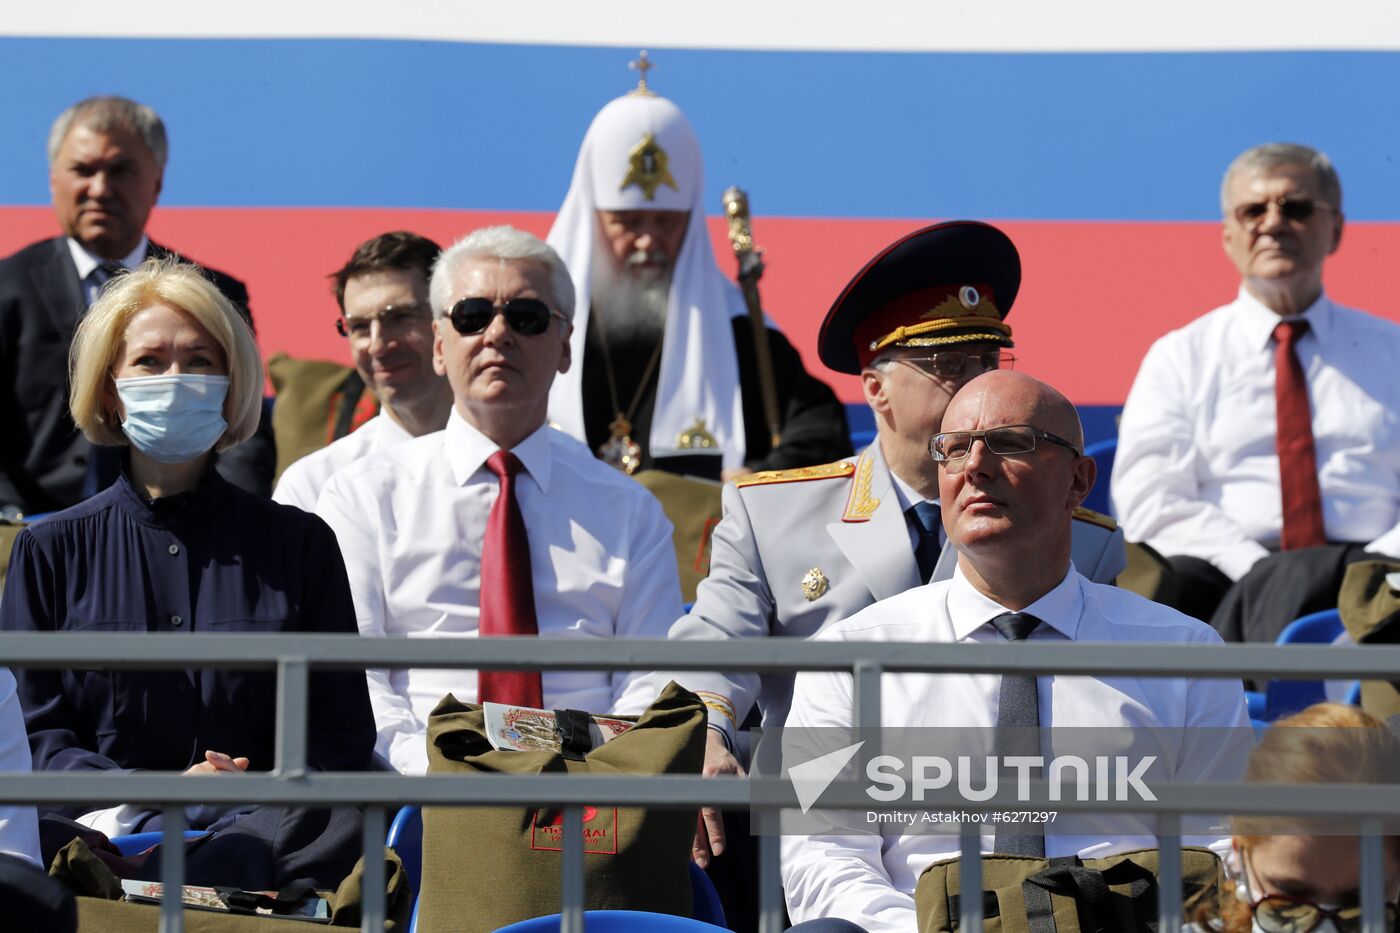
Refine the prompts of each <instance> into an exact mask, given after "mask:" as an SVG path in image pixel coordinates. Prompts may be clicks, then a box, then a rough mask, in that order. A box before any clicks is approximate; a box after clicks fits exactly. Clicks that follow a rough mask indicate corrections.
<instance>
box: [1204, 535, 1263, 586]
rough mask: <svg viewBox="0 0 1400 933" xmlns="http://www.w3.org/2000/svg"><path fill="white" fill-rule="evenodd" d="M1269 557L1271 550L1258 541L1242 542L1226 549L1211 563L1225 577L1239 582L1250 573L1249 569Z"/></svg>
mask: <svg viewBox="0 0 1400 933" xmlns="http://www.w3.org/2000/svg"><path fill="white" fill-rule="evenodd" d="M1268 556H1269V549H1268V548H1266V547H1264V545H1262V544H1260V543H1258V542H1257V541H1241V542H1240V543H1239V544H1232V545H1231V546H1230V547H1228V548H1226V549H1225V550H1224V551H1222V552H1221V554H1220V556H1218V557H1216V558H1215V560H1214V561H1212V562H1211V563H1213V564H1215V566H1217V567H1219V568H1220V572H1221V573H1223V574H1225V576H1227V577H1229V578H1230V579H1231V580H1234V581H1236V582H1239V579H1240V577H1243V576H1244V575H1245V574H1247V573H1249V568H1251V567H1253V566H1254V565H1255V564H1257V563H1258V562H1259V561H1261V560H1263V559H1264V558H1265V557H1268Z"/></svg>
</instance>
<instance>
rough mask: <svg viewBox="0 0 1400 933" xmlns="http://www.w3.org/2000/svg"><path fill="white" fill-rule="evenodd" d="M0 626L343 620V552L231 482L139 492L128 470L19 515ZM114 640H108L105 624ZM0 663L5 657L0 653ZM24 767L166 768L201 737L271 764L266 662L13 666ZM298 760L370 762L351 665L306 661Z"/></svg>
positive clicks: (52, 628) (328, 764)
mask: <svg viewBox="0 0 1400 933" xmlns="http://www.w3.org/2000/svg"><path fill="white" fill-rule="evenodd" d="M0 628H4V629H6V630H10V631H38V632H111V633H114V634H115V633H121V634H123V635H124V634H126V633H129V632H188V633H190V634H191V635H195V634H198V633H200V632H225V633H227V632H246V633H248V636H249V637H250V638H254V637H257V635H259V634H261V633H263V632H351V633H353V632H355V631H356V626H355V613H354V607H353V606H352V604H351V599H350V587H349V583H348V581H347V579H346V576H345V565H344V563H343V562H342V560H341V556H340V548H339V547H338V546H337V545H336V540H335V536H334V534H333V533H332V532H331V530H330V528H328V527H327V526H326V524H325V523H324V522H322V521H321V520H320V519H319V518H317V517H316V516H314V515H309V514H307V513H306V512H303V511H301V510H300V509H296V508H292V507H290V506H284V505H278V504H276V503H273V502H271V501H268V500H266V499H261V498H258V497H256V496H253V495H251V494H249V493H247V492H244V491H243V490H241V489H238V488H237V487H235V486H232V485H230V484H229V483H227V482H226V481H224V480H223V479H222V478H220V477H219V475H218V474H217V473H216V472H214V471H213V470H210V471H208V473H207V474H206V475H205V477H204V478H203V479H202V480H201V482H200V485H199V487H198V488H197V489H195V490H193V491H191V492H188V493H182V494H180V495H176V496H171V497H168V498H163V499H157V500H154V501H148V500H146V499H145V498H144V497H143V496H142V495H140V494H139V493H138V492H137V491H136V490H135V489H133V488H132V486H131V484H130V482H129V480H128V479H127V477H126V476H122V477H121V479H119V480H118V481H117V483H116V484H115V485H113V486H111V487H109V488H108V489H106V490H105V491H103V492H101V493H98V494H97V495H96V496H94V497H93V498H91V499H89V500H87V501H86V502H83V503H81V504H79V505H77V506H75V507H73V508H71V509H67V510H65V511H63V512H59V513H57V514H55V515H53V516H51V517H49V518H47V519H45V520H43V521H41V522H38V523H36V524H34V525H31V526H29V527H28V528H26V529H25V530H24V531H23V532H22V533H21V534H20V535H19V537H18V539H17V540H16V541H15V546H14V554H13V556H12V558H11V561H10V569H9V573H8V576H7V577H6V581H5V593H4V597H3V599H0ZM114 641H115V638H114ZM0 663H3V660H0ZM15 675H16V678H17V679H18V681H19V695H20V701H21V703H22V704H23V706H24V713H25V723H26V726H27V728H28V732H29V742H30V748H31V750H32V751H33V754H34V768H35V770H36V771H42V770H72V769H111V768H142V769H153V770H173V771H180V770H184V769H185V768H187V767H189V766H190V765H191V764H194V763H196V762H198V761H202V760H203V756H204V751H205V749H212V750H214V751H218V752H224V753H225V754H228V755H231V756H234V757H237V756H240V755H246V756H247V757H248V758H249V759H251V762H250V765H249V768H250V770H255V771H262V770H270V769H271V768H272V765H273V748H274V744H275V743H274V739H275V732H276V726H275V718H274V717H275V710H276V677H275V674H273V672H272V671H271V670H268V671H266V672H263V671H229V670H186V671H103V670H65V671H54V670H17V671H15ZM310 695H311V710H310V719H309V724H308V725H309V735H308V740H309V745H308V753H307V758H308V765H309V766H310V767H312V768H313V769H318V770H326V771H351V770H361V769H364V768H367V767H369V762H370V759H371V756H372V754H373V750H374V737H375V729H374V719H373V715H372V714H371V712H370V705H369V697H368V694H367V691H366V688H365V678H364V675H363V674H361V673H360V672H358V671H349V672H316V671H315V670H314V669H313V673H312V675H311V684H310Z"/></svg>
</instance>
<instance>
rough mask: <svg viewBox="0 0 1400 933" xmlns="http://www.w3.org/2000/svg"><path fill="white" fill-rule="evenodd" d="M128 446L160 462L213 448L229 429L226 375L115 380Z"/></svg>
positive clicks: (188, 457)
mask: <svg viewBox="0 0 1400 933" xmlns="http://www.w3.org/2000/svg"><path fill="white" fill-rule="evenodd" d="M116 383H117V395H118V396H120V398H121V400H122V407H123V408H124V409H125V410H126V417H125V420H123V421H122V431H123V432H125V434H126V436H127V439H128V440H130V441H131V445H132V446H133V447H135V448H136V449H137V450H139V451H141V452H142V453H143V454H145V455H146V456H148V457H150V458H151V459H152V460H156V461H158V462H160V463H184V462H186V461H189V460H193V459H195V458H196V457H199V456H201V455H203V454H206V453H208V452H209V451H210V450H212V449H213V447H214V444H215V443H217V442H218V440H219V438H220V437H222V436H223V434H224V431H225V430H227V429H228V422H227V421H225V420H224V398H225V397H226V396H227V395H228V376H197V375H192V374H184V373H182V374H180V375H176V376H133V377H131V378H129V379H118V380H116Z"/></svg>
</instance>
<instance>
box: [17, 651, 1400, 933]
mask: <svg viewBox="0 0 1400 933" xmlns="http://www.w3.org/2000/svg"><path fill="white" fill-rule="evenodd" d="M0 661H2V662H3V663H4V664H6V665H8V666H10V667H15V668H70V667H84V668H87V667H99V668H106V669H112V670H171V669H184V668H190V667H203V668H222V669H267V668H269V667H275V668H276V670H277V675H278V677H277V680H278V711H277V717H278V722H277V743H276V762H275V767H274V769H273V771H271V772H269V773H267V774H250V775H224V776H220V777H219V778H218V779H217V780H207V779H200V778H198V777H193V778H192V777H187V776H184V775H180V774H176V773H144V774H102V773H94V772H66V773H65V772H45V773H42V774H13V773H9V774H0V804H48V805H74V804H89V803H92V804H103V805H114V804H118V803H131V804H137V805H145V806H150V807H153V808H160V809H162V810H163V812H164V820H163V827H164V833H165V836H164V840H165V856H164V857H163V861H162V872H163V875H162V881H163V882H164V883H165V884H166V885H167V888H168V889H169V890H175V889H177V888H178V886H179V885H180V884H181V883H182V882H183V879H184V856H183V845H182V844H181V831H182V829H183V826H184V807H185V806H186V805H193V804H205V803H228V804H232V803H242V802H249V801H253V802H257V803H260V804H266V805H302V806H304V805H318V806H361V807H364V808H365V819H364V846H365V852H366V853H371V854H376V853H378V852H379V851H380V849H381V847H382V845H383V841H384V834H385V824H386V808H388V807H390V806H396V805H398V804H401V803H404V802H412V803H418V804H426V805H477V806H481V805H486V806H528V805H538V804H539V803H541V802H542V801H546V802H549V803H552V804H555V805H560V806H562V807H563V808H564V834H565V842H564V851H563V858H562V868H561V870H562V873H563V875H562V898H561V900H562V903H561V913H562V930H563V931H564V933H583V907H582V904H583V893H584V879H583V835H582V828H583V819H582V807H583V806H584V805H585V804H587V805H595V806H596V805H604V806H608V805H625V806H632V807H658V808H670V809H693V808H696V807H699V806H700V805H702V804H704V805H714V806H719V807H722V808H723V807H735V808H744V807H752V808H754V809H755V810H756V811H758V812H759V813H760V815H761V814H764V813H770V812H774V813H775V812H776V811H777V810H780V809H783V808H793V807H795V806H796V805H797V803H796V799H795V796H794V794H793V792H792V789H791V786H790V785H787V784H786V783H785V782H782V781H779V780H777V779H775V778H753V779H750V780H746V781H745V780H732V779H731V780H726V779H720V778H701V777H697V776H680V775H668V776H653V777H646V776H630V777H618V776H614V775H609V776H606V777H599V776H591V775H563V774H550V775H531V776H524V777H522V776H519V775H474V776H472V777H471V778H470V779H464V778H462V777H459V776H431V775H428V776H406V775H398V774H384V773H314V772H308V771H307V768H306V749H307V710H306V707H307V700H308V675H309V671H310V668H312V667H316V668H317V669H328V670H363V669H365V668H407V667H431V668H463V669H468V668H470V669H488V670H502V669H520V668H540V669H544V670H562V671H598V670H643V671H654V670H662V671H715V670H721V671H753V672H758V673H795V672H798V671H804V670H827V671H851V672H852V674H853V676H854V680H855V682H854V694H853V695H854V696H855V698H856V722H855V725H856V726H857V727H860V728H869V727H873V726H876V725H878V724H879V723H880V720H881V717H880V685H879V681H880V677H881V676H882V675H884V674H887V673H903V672H923V673H956V672H962V673H985V674H1000V673H1006V672H1024V673H1035V674H1041V675H1052V674H1053V675H1094V674H1111V675H1113V676H1146V677H1179V676H1192V677H1216V678H1230V679H1233V678H1238V677H1240V676H1242V675H1272V676H1275V677H1280V678H1292V679H1360V680H1398V679H1400V646H1371V645H1368V646H1366V647H1364V648H1360V647H1350V648H1347V647H1340V646H1331V645H1321V646H1313V645H1300V646H1277V645H1262V644H1254V645H1204V646H1203V645H1190V646H1186V645H1137V644H1134V645H1112V644H1091V643H1073V644H1041V643H1037V644H1034V645H1002V644H998V645H980V644H903V643H893V642H881V643H860V642H841V643H835V642H811V641H798V640H795V639H745V640H742V641H730V642H721V641H716V642H670V641H662V640H608V639H598V640H589V639H580V640H574V639H548V638H545V639H533V638H530V639H522V638H497V639H440V640H425V639H399V638H392V639H369V638H361V637H359V636H356V635H299V634H271V635H259V636H258V637H256V638H250V637H248V636H247V635H246V634H243V635H235V634H230V635H215V634H210V635H201V636H199V637H197V638H191V637H190V636H189V635H188V634H179V635H176V634H133V635H113V634H110V633H104V634H70V633H63V634H50V633H0ZM1329 790H1330V791H1331V793H1329V794H1326V795H1323V794H1318V793H1317V792H1316V790H1315V789H1314V788H1311V787H1308V786H1306V785H1302V786H1300V785H1285V784H1246V783H1243V782H1212V783H1200V784H1186V783H1179V782H1156V783H1154V785H1153V792H1154V794H1155V796H1156V797H1157V799H1156V800H1155V801H1133V802H1131V803H1129V802H1122V803H1119V804H1116V805H1115V803H1114V802H1112V801H1082V802H1077V801H1064V800H1056V801H1054V802H1053V807H1054V808H1057V809H1061V810H1070V811H1084V812H1104V811H1113V810H1118V809H1123V810H1131V811H1132V812H1134V813H1140V814H1148V815H1152V816H1154V817H1155V818H1156V819H1157V821H1158V823H1157V825H1158V833H1157V835H1158V839H1159V844H1160V847H1161V849H1162V858H1161V866H1160V890H1162V891H1178V892H1179V891H1180V890H1181V864H1180V858H1179V843H1180V833H1179V826H1180V820H1181V819H1182V817H1183V816H1185V815H1200V816H1226V815H1231V814H1234V815H1256V814H1260V815H1269V814H1280V815H1298V816H1308V817H1329V816H1330V817H1339V818H1348V819H1353V820H1360V823H1361V827H1362V832H1361V841H1360V846H1361V853H1362V878H1361V881H1362V889H1361V890H1362V908H1363V930H1364V931H1365V933H1390V931H1387V930H1385V927H1384V903H1383V896H1384V895H1383V892H1382V887H1383V884H1382V865H1383V861H1382V837H1381V829H1382V826H1383V821H1384V820H1386V819H1390V820H1395V819H1398V818H1400V787H1396V786H1394V785H1386V786H1379V785H1331V786H1330V787H1329ZM823 801H824V803H825V804H826V805H828V806H832V807H837V808H840V807H859V808H869V809H895V808H897V807H899V806H901V802H900V801H893V802H890V803H887V804H879V803H874V802H872V801H870V800H869V799H868V798H866V797H863V796H858V794H857V787H856V785H854V784H853V783H851V782H838V783H836V784H833V785H832V786H831V787H830V788H829V789H828V791H827V792H826V793H825V794H824V795H823ZM1050 805H1051V801H1050V797H1049V795H1048V789H1047V787H1046V785H1045V783H1044V782H1038V783H1033V784H1032V785H1031V794H1030V796H1029V798H1026V797H1022V796H1013V793H1012V792H1011V791H1010V790H1007V789H1002V790H999V791H998V793H997V794H996V795H995V796H994V797H992V798H990V799H987V800H984V801H980V802H976V803H972V802H969V801H967V800H965V799H963V798H961V797H959V796H956V795H955V794H953V793H951V792H947V791H945V792H937V793H932V794H926V795H925V798H924V800H923V806H926V807H927V808H928V809H931V810H932V809H939V808H940V807H945V808H950V809H952V808H956V809H961V810H964V811H972V812H981V811H991V810H997V809H1028V808H1034V807H1041V808H1046V807H1048V806H1050ZM980 841H981V840H980V827H979V826H977V825H976V824H964V826H963V829H962V839H961V858H962V867H961V876H962V881H961V883H962V885H963V886H964V887H966V888H967V889H969V890H977V889H979V888H980V887H981V865H980V860H979V858H977V856H978V855H979V849H980ZM758 849H759V875H760V892H759V910H760V923H761V929H762V930H763V931H764V933H777V931H778V930H780V929H781V926H782V919H783V907H782V903H781V890H780V883H779V874H778V838H777V836H775V835H773V834H764V835H761V836H759V837H758ZM172 856H173V857H172ZM385 880H386V879H385V878H384V865H383V862H382V860H381V859H379V858H375V857H371V858H367V859H366V860H365V872H364V883H363V892H364V893H363V898H364V900H363V922H362V925H361V929H362V930H365V931H382V930H383V928H384V911H385V904H384V887H385ZM1181 908H1182V905H1181V899H1180V897H1167V896H1162V897H1160V898H1159V929H1161V930H1162V931H1164V933H1177V931H1178V930H1179V929H1180V926H1181ZM981 911H982V903H981V900H980V899H979V898H974V897H967V898H962V899H961V924H962V929H963V930H975V929H979V928H980V927H981V923H982V916H981ZM160 923H161V925H160V929H161V931H162V933H182V931H183V929H184V925H183V915H182V911H181V907H180V904H179V901H178V900H175V899H169V898H167V899H166V900H164V901H163V903H162V907H161V921H160Z"/></svg>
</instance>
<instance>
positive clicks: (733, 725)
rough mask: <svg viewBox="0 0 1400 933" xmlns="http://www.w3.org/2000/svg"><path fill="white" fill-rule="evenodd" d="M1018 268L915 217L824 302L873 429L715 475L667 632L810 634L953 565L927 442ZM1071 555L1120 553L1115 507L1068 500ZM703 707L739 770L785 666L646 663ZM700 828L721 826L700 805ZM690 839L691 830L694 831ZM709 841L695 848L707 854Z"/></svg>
mask: <svg viewBox="0 0 1400 933" xmlns="http://www.w3.org/2000/svg"><path fill="white" fill-rule="evenodd" d="M1020 281H1021V261H1020V257H1019V255H1018V254H1017V252H1016V247H1015V246H1014V245H1013V244H1012V242H1011V240H1010V239H1009V238H1008V237H1007V236H1006V234H1004V233H1002V232H1001V231H1000V230H998V229H997V228H995V227H992V226H990V225H988V224H983V223H977V222H973V221H955V222H950V223H942V224H936V225H934V226H931V227H925V228H924V229H921V230H917V231H915V232H914V233H911V234H909V235H907V236H905V237H903V238H901V239H899V240H898V241H896V242H895V243H893V244H891V245H890V246H888V247H886V248H885V249H884V250H882V251H881V252H880V253H879V255H877V256H876V257H875V258H874V259H872V260H871V261H870V262H868V263H867V264H866V265H865V268H863V269H861V270H860V272H858V273H857V274H856V276H855V278H854V279H852V280H851V282H850V284H848V285H847V286H846V288H845V289H844V290H843V291H842V292H841V295H840V296H839V297H838V298H837V299H836V302H835V303H834V304H833V305H832V307H831V310H830V311H829V312H827V316H826V319H825V321H823V323H822V327H821V332H820V335H819V337H818V341H819V348H818V349H819V353H820V355H821V359H822V362H823V363H825V364H826V365H827V366H829V367H830V368H831V369H834V370H836V371H837V372H844V373H852V374H857V375H859V376H860V378H861V384H862V387H863V389H864V392H865V398H866V402H867V403H868V404H869V405H870V407H871V409H872V410H873V411H874V413H875V421H876V426H877V429H878V432H877V435H876V438H875V442H874V443H872V444H871V445H870V446H869V447H868V448H866V449H865V451H864V452H863V453H861V454H860V456H859V457H856V458H854V459H847V460H841V461H837V462H835V463H830V464H827V465H825V466H818V467H805V468H799V469H792V470H773V471H769V472H764V473H756V474H754V475H752V476H747V477H741V478H740V479H738V480H737V481H736V482H734V483H731V484H729V485H726V486H725V488H724V518H723V520H722V521H721V522H720V524H719V525H718V526H717V527H716V528H715V532H714V537H713V543H712V553H711V557H710V574H709V576H708V577H707V578H706V579H705V580H704V581H703V582H702V583H701V584H700V587H699V590H698V592H697V595H696V600H695V604H694V607H693V609H692V610H691V612H690V613H689V614H688V615H686V616H683V617H682V618H681V619H680V620H678V621H677V622H676V623H675V625H674V626H672V628H671V631H670V633H669V637H670V638H675V639H721V638H757V637H764V636H770V635H773V636H784V637H804V638H805V637H807V636H810V635H813V634H815V633H816V632H817V631H818V630H820V629H822V628H823V627H825V626H826V625H828V624H830V623H833V622H836V621H837V620H839V619H844V618H846V617H847V616H850V615H854V614H855V613H856V612H858V611H860V610H861V609H864V608H865V607H866V606H869V605H870V604H871V603H874V602H876V601H877V600H881V599H885V598H887V597H890V596H894V595H896V594H898V593H902V592H904V591H905V590H907V589H909V588H911V587H914V586H918V585H920V584H922V583H925V582H928V581H929V580H935V579H939V580H941V579H947V578H951V577H952V575H953V569H954V567H955V566H956V564H957V555H956V553H955V552H954V550H953V548H952V547H951V546H950V545H947V544H946V540H947V538H946V536H945V535H944V533H943V529H942V522H941V519H940V518H939V517H938V470H937V464H936V463H935V462H934V461H933V459H932V457H931V455H930V454H929V450H928V444H929V440H930V438H931V437H932V436H933V435H934V434H936V433H937V432H938V430H939V425H940V423H941V422H942V419H943V410H944V409H945V408H946V407H947V405H948V402H949V400H950V399H951V398H952V397H953V394H954V393H955V392H957V390H958V389H959V388H961V387H962V386H963V385H964V384H965V383H966V382H967V381H968V380H970V379H972V378H973V377H974V376H977V375H979V374H981V373H982V372H985V371H986V370H989V369H997V368H1002V367H1006V366H1009V365H1011V364H1012V363H1013V362H1014V357H1012V356H1011V354H1010V353H1009V352H1007V351H1008V350H1009V349H1010V348H1011V347H1012V345H1013V344H1012V339H1011V328H1010V326H1009V325H1007V324H1006V322H1005V320H1004V319H1005V317H1006V314H1007V312H1008V311H1010V309H1011V304H1012V302H1013V301H1014V300H1015V298H1016V292H1017V289H1018V288H1019V286H1020ZM1076 518H1078V519H1079V520H1078V521H1076V522H1074V534H1073V539H1074V541H1073V555H1072V559H1073V561H1074V565H1075V567H1076V568H1077V569H1078V570H1079V571H1080V572H1081V573H1083V574H1084V575H1085V576H1087V577H1089V578H1091V579H1092V580H1094V581H1095V582H1100V583H1111V582H1113V580H1114V578H1115V577H1117V576H1118V574H1119V573H1120V572H1121V571H1122V570H1123V569H1124V567H1125V566H1126V564H1127V557H1126V553H1125V548H1124V543H1123V535H1122V532H1120V531H1119V530H1118V529H1117V527H1116V526H1115V524H1114V522H1113V520H1112V519H1111V518H1108V517H1107V516H1104V515H1099V514H1097V513H1094V512H1090V511H1088V510H1087V509H1080V510H1079V511H1078V513H1077V514H1076ZM656 676H657V678H658V680H657V682H656V686H657V687H658V689H659V686H660V685H664V683H665V681H666V679H669V678H670V677H674V679H676V680H677V681H679V682H680V683H682V684H684V685H685V686H686V687H688V688H690V689H692V690H695V691H697V692H699V693H700V694H701V696H702V697H703V698H704V699H705V701H706V703H707V704H708V705H709V707H710V712H711V715H710V726H711V729H710V737H709V746H708V748H707V751H706V763H705V773H706V774H722V773H742V768H741V766H740V764H739V762H738V760H737V759H736V758H735V757H734V749H735V740H736V733H737V730H738V727H739V726H740V725H742V724H743V722H744V720H745V718H746V717H747V716H748V715H749V713H750V712H751V710H752V709H753V706H754V703H755V702H757V703H758V706H759V708H760V710H761V712H762V715H763V722H764V723H765V724H767V725H772V726H781V725H782V724H783V721H784V720H785V719H786V717H787V711H788V704H789V703H790V701H791V698H792V677H791V676H787V675H765V676H764V677H763V678H762V680H761V683H760V678H759V677H758V676H757V675H753V674H697V673H675V674H665V675H662V674H658V675H656ZM705 815H706V823H707V824H708V825H709V833H708V835H709V841H710V842H711V843H713V842H717V841H718V842H720V843H721V847H722V840H723V834H722V832H721V831H720V827H719V822H718V818H717V815H715V814H712V813H711V812H709V811H707V812H706V814H705ZM701 841H702V840H701V839H697V846H699V845H700V843H701ZM707 858H708V853H707V852H703V851H702V852H697V860H698V861H700V862H701V863H702V864H703V863H704V862H705V861H707Z"/></svg>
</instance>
